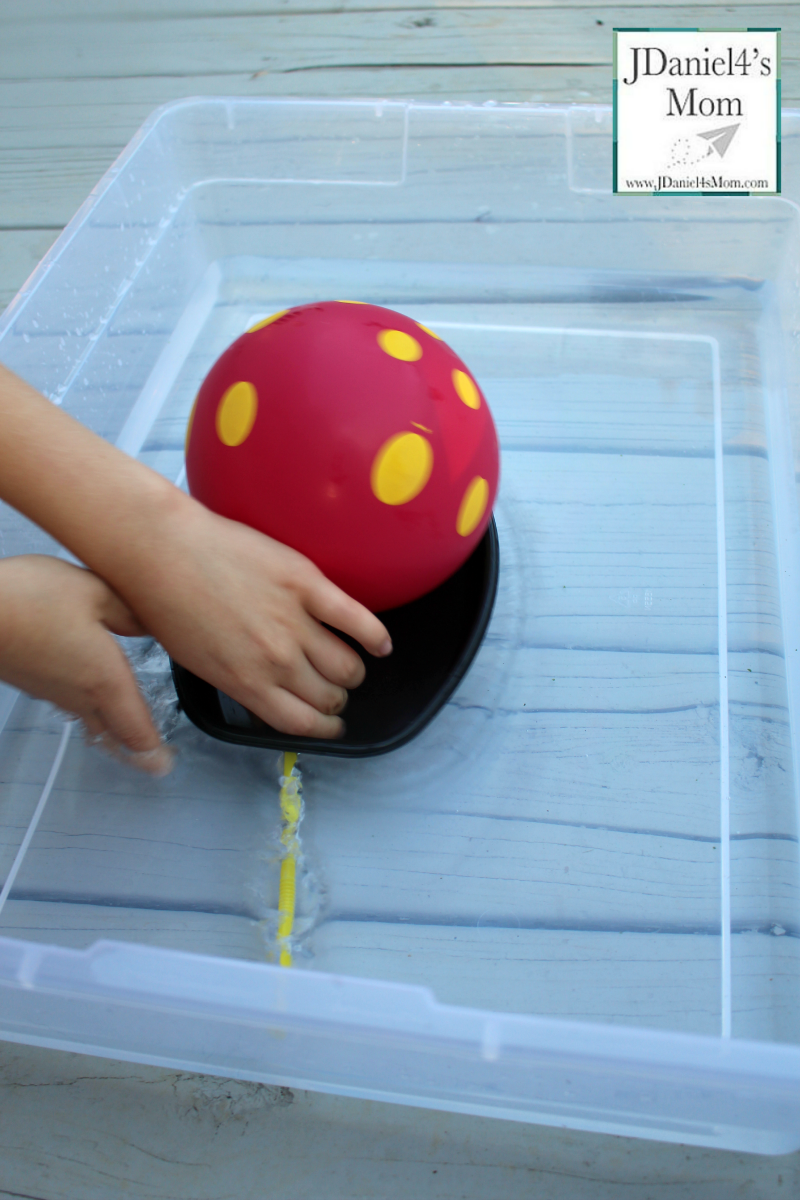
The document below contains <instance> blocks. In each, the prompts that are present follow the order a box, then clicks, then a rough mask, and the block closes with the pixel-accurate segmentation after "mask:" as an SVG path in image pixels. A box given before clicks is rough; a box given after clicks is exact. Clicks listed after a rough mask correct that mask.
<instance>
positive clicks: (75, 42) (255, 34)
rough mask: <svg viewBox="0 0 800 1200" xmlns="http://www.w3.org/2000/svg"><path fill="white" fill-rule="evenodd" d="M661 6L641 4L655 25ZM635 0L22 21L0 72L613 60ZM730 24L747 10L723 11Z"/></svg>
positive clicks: (681, 21)
mask: <svg viewBox="0 0 800 1200" xmlns="http://www.w3.org/2000/svg"><path fill="white" fill-rule="evenodd" d="M661 11H662V10H661V9H659V8H656V7H653V8H645V7H642V8H640V9H637V10H636V12H637V20H641V22H642V24H643V25H652V26H656V25H658V24H660V23H661V22H662V21H663V18H662V16H661V15H660V14H661ZM758 11H759V19H760V21H761V23H762V24H767V25H780V26H781V27H782V29H783V34H784V46H785V57H786V58H787V59H793V58H795V57H796V54H795V53H794V52H793V49H792V47H793V46H796V45H797V39H798V35H799V34H800V8H798V6H797V5H788V4H787V5H776V6H765V7H764V8H761V9H759V10H758ZM630 14H631V10H630V9H617V8H614V7H608V8H598V9H591V10H588V9H573V10H571V11H570V20H569V21H568V22H567V21H565V20H564V15H563V13H562V11H561V10H560V9H558V8H543V9H538V10H536V13H535V16H532V15H531V14H530V13H529V12H526V11H525V10H524V9H517V8H509V9H501V8H494V9H442V10H437V13H436V15H435V17H431V15H430V13H426V12H425V10H422V9H420V10H411V11H403V12H385V11H375V10H368V11H363V12H337V13H330V12H322V13H301V14H295V13H287V14H280V15H275V16H263V17H262V16H259V17H245V16H242V17H238V16H237V17H197V18H194V19H193V20H191V21H186V20H180V19H176V18H166V19H163V20H153V19H152V18H151V19H148V18H143V19H141V20H135V21H124V20H123V21H117V22H114V21H113V20H110V19H109V20H106V21H96V20H91V19H83V20H72V21H65V20H63V19H58V18H54V19H51V20H50V21H48V22H47V25H46V27H45V28H46V31H47V34H46V36H43V27H42V23H41V21H20V22H17V23H15V25H14V26H13V30H14V35H13V37H11V38H9V39H8V40H7V41H6V42H5V43H4V44H3V45H2V46H1V47H0V78H3V79H48V78H60V79H69V78H81V77H85V76H87V75H88V76H92V77H94V78H118V77H120V76H130V75H138V74H144V73H146V74H150V75H172V76H175V75H178V76H186V75H199V74H205V73H209V72H210V73H212V74H218V73H220V72H228V71H232V72H240V71H242V70H249V71H252V72H257V71H270V70H274V69H275V68H276V67H278V68H279V69H280V70H281V71H317V70H319V69H321V68H323V69H328V68H331V67H350V68H363V67H378V66H417V65H422V64H428V65H434V66H440V67H444V66H473V65H474V66H483V65H487V64H495V65H506V66H508V65H514V66H516V65H523V64H529V65H537V64H541V63H547V64H548V65H550V66H553V65H564V66H571V65H604V66H607V67H609V68H610V66H611V53H612V39H611V32H610V31H611V28H612V27H613V26H615V25H624V24H627V23H628V22H629V21H630V19H631V17H630ZM726 19H727V20H728V21H730V24H731V27H736V26H741V25H743V24H745V23H746V21H747V15H746V13H745V11H744V10H743V9H740V8H737V7H735V6H731V7H730V8H728V9H726ZM670 21H674V23H675V24H676V25H687V26H692V25H696V24H697V11H696V10H695V9H692V8H675V9H672V10H671V16H670Z"/></svg>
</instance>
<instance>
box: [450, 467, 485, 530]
mask: <svg viewBox="0 0 800 1200" xmlns="http://www.w3.org/2000/svg"><path fill="white" fill-rule="evenodd" d="M488 499H489V484H488V483H487V482H486V480H485V479H482V478H481V476H480V475H476V476H475V478H474V479H473V480H472V482H471V483H470V484H469V486H468V487H467V490H466V491H465V492H464V498H463V500H462V501H461V507H460V508H459V510H458V516H457V517H456V532H457V533H460V534H461V536H462V537H469V535H470V534H471V533H472V531H473V530H474V529H477V527H478V525H479V524H480V521H481V517H482V516H483V514H484V513H485V512H486V503H487V501H488Z"/></svg>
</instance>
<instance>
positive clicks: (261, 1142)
mask: <svg viewBox="0 0 800 1200" xmlns="http://www.w3.org/2000/svg"><path fill="white" fill-rule="evenodd" d="M0 1113H1V1114H2V1115H1V1116H0V1197H3V1200H5V1197H20V1196H22V1197H25V1198H28V1200H30V1198H33V1200H118V1198H119V1197H120V1196H131V1197H136V1200H139V1198H141V1200H145V1198H147V1200H266V1198H267V1197H268V1198H269V1200H368V1198H371V1200H408V1197H409V1196H415V1197H420V1200H465V1198H466V1200H533V1197H535V1198H536V1200H620V1197H621V1196H624V1197H625V1200H654V1198H655V1197H658V1200H727V1198H728V1197H733V1196H742V1197H746V1198H747V1200H779V1198H780V1197H782V1196H786V1197H792V1196H796V1195H797V1194H798V1192H800V1159H799V1158H798V1156H796V1155H787V1156H784V1157H780V1158H758V1157H756V1156H754V1155H735V1154H727V1153H724V1152H721V1151H713V1150H696V1149H691V1148H689V1147H683V1146H669V1145H658V1144H656V1143H650V1142H637V1141H633V1140H632V1139H628V1138H612V1137H602V1136H600V1135H596V1134H581V1133H572V1132H567V1131H562V1130H558V1129H544V1128H539V1127H537V1126H533V1125H520V1124H516V1123H514V1122H507V1121H487V1120H482V1119H481V1118H478V1117H467V1116H460V1115H456V1114H449V1113H437V1112H425V1111H422V1110H418V1109H412V1108H396V1107H393V1106H389V1105H383V1104H376V1103H373V1102H369V1101H359V1100H348V1099H344V1098H341V1097H339V1098H337V1097H332V1096H324V1095H314V1094H311V1093H306V1092H300V1091H295V1092H291V1091H289V1090H288V1089H285V1090H284V1089H278V1088H274V1087H268V1086H264V1085H258V1084H251V1083H240V1082H238V1081H235V1080H224V1079H215V1078H213V1077H210V1076H203V1075H188V1074H181V1073H178V1072H173V1071H165V1070H161V1069H158V1068H155V1067H143V1066H136V1065H134V1064H130V1063H116V1062H110V1061H105V1060H100V1059H91V1058H87V1057H85V1056H82V1055H75V1054H66V1053H63V1052H59V1051H48V1050H40V1049H36V1048H32V1047H31V1048H27V1047H22V1046H14V1045H10V1044H5V1045H3V1044H0Z"/></svg>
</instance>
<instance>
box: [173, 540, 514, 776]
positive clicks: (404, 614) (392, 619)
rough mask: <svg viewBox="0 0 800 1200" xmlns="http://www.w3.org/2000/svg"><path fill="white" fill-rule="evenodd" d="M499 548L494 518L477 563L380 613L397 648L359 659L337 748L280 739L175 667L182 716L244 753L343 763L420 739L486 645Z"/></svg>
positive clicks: (310, 740)
mask: <svg viewBox="0 0 800 1200" xmlns="http://www.w3.org/2000/svg"><path fill="white" fill-rule="evenodd" d="M499 569H500V547H499V543H498V540H497V528H496V526H495V523H494V518H492V520H491V522H490V524H489V528H488V529H487V530H486V534H485V535H484V537H483V538H482V540H481V541H480V543H479V544H478V546H477V547H476V549H475V551H474V552H473V554H472V556H471V557H470V558H468V559H467V561H466V562H465V563H464V565H463V566H462V567H460V568H459V570H458V571H456V573H455V575H451V577H450V578H449V579H447V580H446V581H445V582H444V583H443V584H441V586H440V587H438V588H435V589H434V590H433V591H432V592H428V594H427V596H421V597H420V599H419V600H413V601H412V602H411V604H404V605H402V607H400V608H393V609H391V610H390V611H389V612H384V613H381V614H380V617H381V620H382V621H383V623H384V625H385V626H386V628H387V629H388V630H389V633H390V635H391V638H392V642H393V644H394V650H393V652H392V654H390V656H389V657H388V658H372V657H371V655H369V654H367V653H366V651H364V650H363V649H362V647H361V646H359V645H357V644H356V643H355V642H353V641H352V640H351V639H350V638H347V637H344V635H342V634H339V636H340V637H343V640H344V641H346V642H348V643H349V644H350V645H351V646H353V648H354V649H355V650H356V651H357V652H358V653H359V654H360V655H361V657H362V659H363V660H364V663H365V666H366V668H367V674H366V678H365V679H364V682H363V683H362V684H361V686H360V687H358V688H354V689H353V691H352V692H351V693H350V699H349V701H348V704H347V708H346V710H345V712H344V714H343V715H344V721H345V724H346V726H347V729H346V732H345V734H344V737H342V738H339V739H338V740H337V741H328V740H326V739H325V738H309V737H293V736H290V735H288V734H285V733H278V731H277V730H275V729H273V728H272V727H271V726H270V725H266V724H265V723H264V722H263V721H261V720H260V719H259V718H258V717H256V716H254V715H253V714H252V713H251V712H249V711H248V710H247V709H246V708H243V707H242V705H241V704H237V703H236V701H235V700H231V699H230V697H229V696H226V695H224V693H222V692H220V691H218V690H217V688H214V687H212V686H211V685H210V684H208V683H204V681H203V680H202V679H198V677H197V676H196V675H193V674H192V673H191V671H187V670H186V669H185V668H184V667H181V666H179V665H178V663H175V662H173V664H172V674H173V677H174V679H175V687H176V688H177V691H178V698H179V700H180V703H181V706H182V707H183V710H184V712H185V713H186V715H187V716H188V717H189V719H190V720H191V721H193V722H194V724H195V725H197V727H198V728H199V729H202V730H203V732H204V733H208V734H210V735H211V737H215V738H220V739H221V740H222V741H225V742H236V743H238V744H239V745H242V746H263V747H265V748H270V749H273V750H298V751H305V752H311V753H314V754H335V755H338V756H340V757H350V758H355V757H362V756H365V755H369V754H385V753H386V752H387V751H388V750H395V749H396V748H397V747H398V746H402V745H403V744H404V743H405V742H408V741H410V740H411V738H413V737H416V735H417V734H418V733H419V732H420V730H422V729H424V728H425V726H426V725H427V724H428V722H429V721H430V720H431V718H432V717H434V716H435V715H436V713H437V712H438V711H439V709H440V708H441V707H442V705H443V704H445V703H446V702H447V700H448V699H449V698H450V696H451V695H452V694H453V692H454V691H455V689H456V688H457V687H458V684H459V683H460V682H461V680H462V679H463V677H464V675H465V674H466V672H467V670H468V669H469V665H470V663H471V662H472V660H473V658H474V657H475V654H476V653H477V650H478V647H479V646H480V644H481V642H482V640H483V635H484V634H485V632H486V627H487V625H488V624H489V618H490V617H491V615H492V608H493V606H494V598H495V593H496V591H497V576H498V572H499Z"/></svg>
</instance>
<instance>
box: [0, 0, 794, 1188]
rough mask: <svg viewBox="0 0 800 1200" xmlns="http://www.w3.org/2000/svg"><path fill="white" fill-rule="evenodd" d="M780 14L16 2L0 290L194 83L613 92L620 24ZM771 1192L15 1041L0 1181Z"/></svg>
mask: <svg viewBox="0 0 800 1200" xmlns="http://www.w3.org/2000/svg"><path fill="white" fill-rule="evenodd" d="M664 24H670V25H675V26H698V25H699V26H731V27H742V26H747V25H759V26H779V27H781V28H782V30H783V55H784V57H783V72H782V77H783V101H784V104H785V105H786V106H787V107H800V49H798V47H800V38H799V36H798V35H800V6H799V5H798V4H797V3H791V4H790V3H784V4H774V3H753V4H748V5H725V6H723V5H714V4H709V5H704V6H694V7H691V6H686V5H683V4H678V3H673V2H672V0H665V2H664V3H661V4H660V5H657V6H656V5H650V6H647V5H636V4H628V5H625V4H620V5H607V4H602V3H592V2H591V0H583V2H581V3H573V2H570V0H567V2H563V3H552V2H551V3H546V2H544V0H497V2H493V0H462V2H458V3H456V2H450V0H443V2H424V0H423V2H421V3H415V4H412V3H411V2H410V0H343V2H342V3H339V4H336V3H333V2H332V0H287V2H285V3H280V2H276V0H264V2H263V3H257V2H256V0H160V2H159V0H24V3H22V2H21V0H0V33H2V36H1V37H0V111H1V112H2V117H0V139H2V151H1V152H0V306H1V305H3V304H5V303H7V302H8V301H9V300H10V299H11V297H12V296H13V295H14V294H15V293H16V291H17V290H18V288H19V287H20V286H21V284H22V283H23V282H24V280H25V278H26V277H27V275H28V274H29V273H30V271H31V270H33V268H34V267H35V265H36V263H37V262H38V260H39V259H40V258H41V256H42V255H43V254H44V253H45V251H46V250H47V249H48V247H49V246H50V245H51V244H52V242H53V241H54V240H55V238H56V237H57V236H58V233H59V232H60V230H61V229H62V228H63V226H64V225H65V223H66V222H67V221H68V220H69V218H70V217H71V216H72V215H73V213H74V212H75V210H76V209H77V208H78V206H79V205H80V203H81V202H82V201H83V200H84V199H85V197H86V195H87V194H88V193H89V192H90V190H91V189H92V187H93V186H94V185H95V184H96V183H97V181H98V180H99V178H100V177H101V176H102V175H103V173H104V172H105V171H106V169H107V168H108V167H109V166H110V165H111V163H112V162H113V160H114V158H115V157H116V155H117V154H118V153H119V151H120V150H121V149H122V148H123V146H124V145H125V144H126V143H127V142H128V141H129V139H130V138H131V137H132V135H133V134H134V133H135V131H136V129H137V128H138V127H139V125H140V124H141V123H142V121H143V120H144V119H145V118H146V117H147V116H148V114H149V113H150V112H151V111H152V110H153V109H154V108H155V107H157V106H158V105H160V104H162V103H164V102H166V101H169V100H172V99H176V98H178V97H182V96H191V95H235V96H312V95H313V96H325V97H341V96H371V97H402V98H424V97H428V98H435V99H452V100H456V99H458V100H472V101H485V100H495V101H559V102H564V101H582V102H587V101H597V102H603V103H608V102H610V98H611V30H612V29H613V27H614V26H651V25H664ZM123 1195H125V1196H131V1197H136V1198H139V1197H141V1198H142V1200H144V1198H148V1200H151V1198H152V1200H183V1198H185V1200H264V1198H266V1197H269V1198H270V1200H272V1198H274V1200H360V1198H362V1197H363V1198H364V1200H366V1198H367V1197H376V1198H378V1200H400V1198H402V1200H406V1197H408V1196H409V1195H416V1196H419V1197H420V1200H456V1198H464V1200H518V1198H519V1200H522V1198H528V1197H531V1198H533V1197H536V1200H620V1197H625V1200H656V1198H658V1200H684V1198H685V1200H727V1197H734V1196H736V1197H741V1198H742V1200H762V1198H763V1200H772V1198H773V1197H782V1196H786V1197H792V1196H800V1155H792V1156H788V1157H785V1158H775V1159H760V1158H755V1157H752V1156H746V1155H734V1154H726V1153H723V1152H716V1151H708V1150H696V1149H691V1148H685V1147H681V1146H669V1145H661V1144H657V1143H649V1142H642V1141H633V1140H629V1139H623V1138H611V1137H602V1136H600V1135H595V1134H580V1133H573V1132H565V1131H560V1130H553V1129H547V1128H542V1127H536V1126H525V1125H520V1124H516V1123H512V1122H503V1121H489V1120H482V1119H479V1118H475V1117H468V1116H458V1115H453V1114H447V1113H436V1112H428V1111H423V1110H416V1109H410V1108H399V1107H393V1106H390V1105H381V1104H375V1103H370V1102H366V1101H356V1100H348V1099H343V1098H339V1097H332V1096H324V1095H316V1094H311V1093H303V1092H299V1091H294V1092H292V1091H289V1090H288V1089H280V1088H272V1087H264V1086H260V1085H256V1084H249V1083H241V1082H237V1081H227V1080H222V1079H214V1078H209V1077H205V1076H199V1075H188V1074H182V1073H176V1072H172V1071H167V1070H163V1069H158V1068H153V1067H141V1066H136V1065H132V1064H126V1063H119V1062H107V1061H104V1060H100V1059H92V1058H88V1057H83V1056H80V1055H73V1054H67V1053H61V1052H56V1051H50V1050H43V1049H38V1048H30V1047H24V1046H15V1045H12V1044H8V1043H0V1200H1V1198H3V1197H8V1198H9V1200H10V1198H12V1197H20V1198H27V1200H117V1197H119V1196H123Z"/></svg>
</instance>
